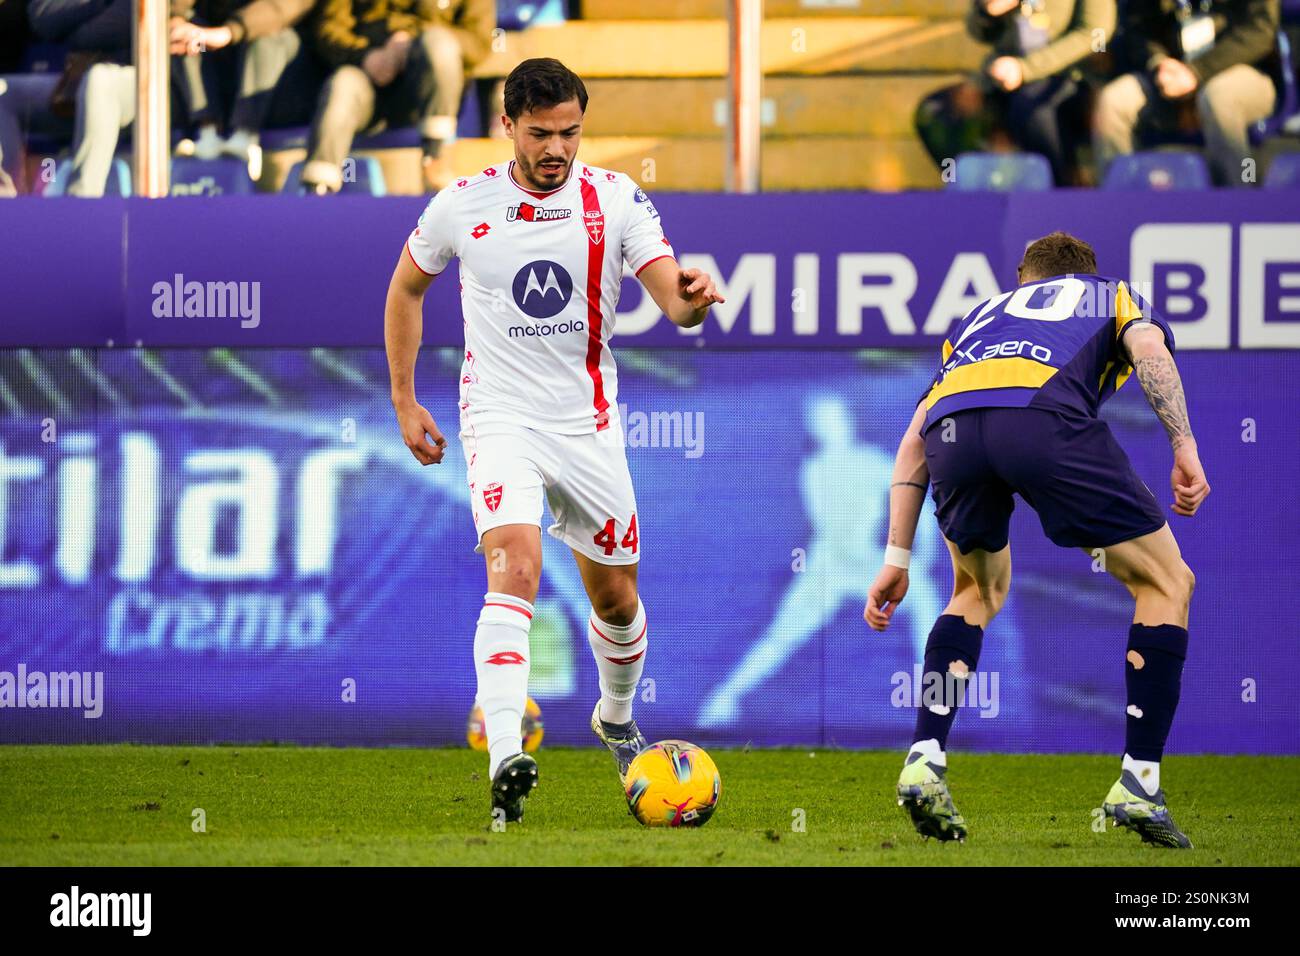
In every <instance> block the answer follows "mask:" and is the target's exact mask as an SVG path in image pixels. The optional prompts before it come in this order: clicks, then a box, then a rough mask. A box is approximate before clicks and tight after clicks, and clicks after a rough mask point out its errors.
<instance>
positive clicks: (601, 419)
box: [581, 179, 609, 431]
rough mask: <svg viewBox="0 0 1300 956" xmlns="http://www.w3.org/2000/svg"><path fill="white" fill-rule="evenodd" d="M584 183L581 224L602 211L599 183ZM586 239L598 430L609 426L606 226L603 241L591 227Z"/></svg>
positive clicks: (589, 362) (590, 353) (590, 349)
mask: <svg viewBox="0 0 1300 956" xmlns="http://www.w3.org/2000/svg"><path fill="white" fill-rule="evenodd" d="M581 185H582V214H583V218H582V224H583V226H584V228H585V227H586V226H587V224H588V222H590V221H591V219H590V218H589V217H588V215H587V214H588V213H597V214H599V213H600V211H601V210H600V197H599V196H597V195H596V187H595V186H593V185H592V184H591V182H590V181H589V180H586V179H583V180H581ZM588 233H589V234H588V236H587V239H588V241H589V244H588V246H587V249H588V252H587V374H589V375H590V376H591V384H592V399H591V404H592V407H593V408H594V409H595V410H596V431H603V430H604V429H606V428H608V427H609V401H608V400H607V399H606V398H605V382H604V379H603V378H602V377H601V374H600V353H601V349H602V348H604V343H602V342H601V321H602V318H601V313H600V274H601V270H602V269H604V266H605V228H604V224H603V223H602V224H601V227H600V241H599V242H590V239H591V236H590V230H588Z"/></svg>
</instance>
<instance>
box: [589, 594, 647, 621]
mask: <svg viewBox="0 0 1300 956" xmlns="http://www.w3.org/2000/svg"><path fill="white" fill-rule="evenodd" d="M639 604H640V600H639V599H638V598H637V593H636V588H635V587H629V588H622V587H616V588H609V589H607V590H604V591H601V592H599V593H597V594H595V595H594V596H593V597H592V601H591V611H592V613H593V614H595V615H596V617H598V618H599V619H600V620H602V621H604V622H605V623H606V624H613V625H614V626H615V627H627V626H628V625H629V624H631V623H632V622H633V621H634V620H636V611H637V607H638V606H639Z"/></svg>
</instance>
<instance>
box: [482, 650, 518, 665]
mask: <svg viewBox="0 0 1300 956" xmlns="http://www.w3.org/2000/svg"><path fill="white" fill-rule="evenodd" d="M483 663H484V664H496V665H498V666H499V665H502V664H527V663H528V659H527V658H526V657H524V655H523V654H520V653H519V652H518V651H497V652H496V653H495V654H493V655H492V656H491V657H489V658H488V659H487V660H485V661H484V662H483Z"/></svg>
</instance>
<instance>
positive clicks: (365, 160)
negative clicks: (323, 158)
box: [283, 156, 388, 196]
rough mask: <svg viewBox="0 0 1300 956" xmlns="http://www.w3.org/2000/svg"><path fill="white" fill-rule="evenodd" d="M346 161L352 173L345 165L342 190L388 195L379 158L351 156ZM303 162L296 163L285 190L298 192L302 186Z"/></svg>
mask: <svg viewBox="0 0 1300 956" xmlns="http://www.w3.org/2000/svg"><path fill="white" fill-rule="evenodd" d="M345 163H351V164H352V165H351V173H352V175H351V176H349V175H348V167H347V166H346V165H345V166H344V175H343V189H342V192H345V193H352V194H355V195H362V196H386V195H388V186H387V185H386V184H385V182H384V171H383V169H382V168H381V167H380V165H379V160H377V159H375V158H374V157H373V156H349V157H348V158H347V160H345ZM302 166H303V164H302V163H300V162H299V163H294V164H293V167H292V168H291V169H290V170H289V176H288V178H286V179H285V181H284V189H283V192H286V193H290V194H292V193H297V192H298V191H299V190H301V188H302Z"/></svg>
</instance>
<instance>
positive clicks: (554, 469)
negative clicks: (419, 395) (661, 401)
mask: <svg viewBox="0 0 1300 956" xmlns="http://www.w3.org/2000/svg"><path fill="white" fill-rule="evenodd" d="M616 428H617V431H616V429H615V428H609V429H606V430H604V431H601V432H596V433H594V434H589V435H560V434H556V433H554V432H543V431H537V430H536V429H532V428H526V427H523V426H501V425H494V426H490V428H489V429H488V431H487V433H486V434H485V433H483V432H481V431H480V432H477V433H476V432H474V431H461V433H460V440H461V446H462V447H463V448H464V450H465V465H466V476H465V477H466V481H467V482H468V483H469V497H470V507H471V509H472V510H473V513H474V527H475V530H476V531H477V532H478V544H477V545H476V546H475V548H474V550H475V552H476V553H478V554H482V553H483V535H484V533H485V532H488V531H490V530H492V529H493V528H497V527H500V526H501V525H507V524H531V525H537V526H538V527H539V528H540V527H541V525H542V497H543V495H545V498H546V502H547V504H548V505H549V506H550V509H551V516H552V517H553V518H554V519H555V523H554V524H552V525H551V526H550V528H548V529H547V530H548V531H549V532H550V534H551V535H552V536H553V537H555V538H558V539H560V540H561V541H563V542H564V543H565V544H567V545H568V546H569V547H570V548H573V549H574V550H575V551H577V552H579V553H580V554H585V555H586V556H587V557H589V558H591V559H592V560H593V561H596V562H598V563H600V564H636V563H637V561H639V560H640V557H641V543H640V529H639V528H638V527H637V520H636V495H635V494H634V493H633V490H632V476H631V474H630V473H629V472H628V469H627V454H626V452H625V450H624V446H623V438H622V431H621V425H619V426H616Z"/></svg>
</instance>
